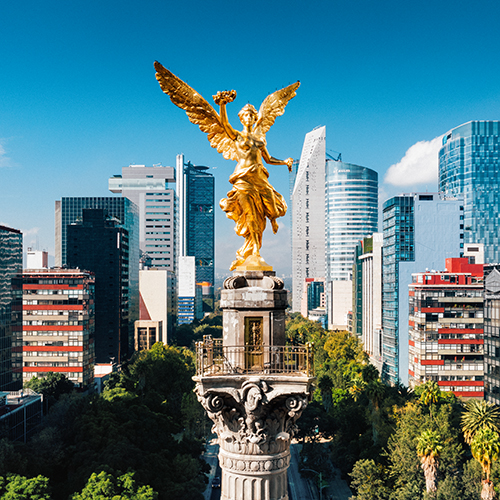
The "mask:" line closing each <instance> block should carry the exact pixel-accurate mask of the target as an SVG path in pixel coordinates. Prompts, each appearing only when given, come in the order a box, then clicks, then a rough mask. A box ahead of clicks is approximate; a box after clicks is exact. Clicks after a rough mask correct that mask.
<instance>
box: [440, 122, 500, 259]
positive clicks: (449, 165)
mask: <svg viewBox="0 0 500 500" xmlns="http://www.w3.org/2000/svg"><path fill="white" fill-rule="evenodd" d="M439 190H440V191H442V192H443V193H445V194H447V195H453V196H456V195H463V197H464V214H463V215H464V229H465V232H464V243H483V244H484V258H485V262H489V263H498V262H500V235H499V231H498V227H499V224H500V222H499V216H500V215H499V214H500V121H471V122H468V123H465V124H463V125H460V126H459V127H456V128H454V129H453V130H451V131H450V132H448V133H447V134H445V135H444V136H443V147H442V148H441V149H440V151H439Z"/></svg>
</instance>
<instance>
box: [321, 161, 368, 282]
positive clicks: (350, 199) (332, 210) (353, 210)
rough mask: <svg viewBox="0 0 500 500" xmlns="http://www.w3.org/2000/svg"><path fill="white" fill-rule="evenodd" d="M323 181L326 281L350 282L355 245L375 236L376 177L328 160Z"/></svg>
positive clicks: (347, 165)
mask: <svg viewBox="0 0 500 500" xmlns="http://www.w3.org/2000/svg"><path fill="white" fill-rule="evenodd" d="M325 180H326V185H325V243H326V278H327V281H328V282H330V281H338V280H350V279H351V275H352V266H353V263H354V253H355V250H356V244H357V243H358V241H359V240H362V239H363V238H364V237H365V236H369V235H371V234H372V233H376V232H377V224H378V174H377V172H375V171H374V170H372V169H370V168H366V167H361V166H359V165H352V164H351V163H344V162H342V161H335V160H330V159H327V161H326V179H325Z"/></svg>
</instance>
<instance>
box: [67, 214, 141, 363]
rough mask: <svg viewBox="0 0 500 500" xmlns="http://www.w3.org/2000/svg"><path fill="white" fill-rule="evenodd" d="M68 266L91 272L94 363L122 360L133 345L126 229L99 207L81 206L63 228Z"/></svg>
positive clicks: (135, 318) (131, 350)
mask: <svg viewBox="0 0 500 500" xmlns="http://www.w3.org/2000/svg"><path fill="white" fill-rule="evenodd" d="M67 246H68V250H67V256H66V259H67V262H68V265H69V266H70V267H73V268H79V269H82V270H83V269H84V270H86V271H91V272H92V273H94V274H95V357H96V362H97V363H109V362H110V361H112V360H114V361H116V362H117V363H122V362H123V361H126V360H127V359H128V357H129V356H130V355H131V354H132V352H133V349H134V343H133V342H134V321H135V320H137V319H139V317H134V316H132V315H131V314H130V296H129V295H130V294H129V280H128V271H129V268H130V267H131V262H130V238H129V232H128V231H127V230H126V229H125V228H123V227H121V226H120V225H119V224H117V221H116V220H115V219H114V218H110V217H108V216H107V214H106V211H105V210H103V209H102V208H101V209H99V208H94V209H84V210H83V216H82V221H81V222H77V223H75V224H71V225H69V226H68V228H67Z"/></svg>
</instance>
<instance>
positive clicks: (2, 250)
mask: <svg viewBox="0 0 500 500" xmlns="http://www.w3.org/2000/svg"><path fill="white" fill-rule="evenodd" d="M22 272H23V235H22V233H21V231H18V230H17V229H12V228H10V227H6V226H0V391H11V390H14V389H20V388H21V386H22V379H21V377H22V371H23V369H22V345H23V342H22V341H23V336H22ZM13 347H17V348H18V349H16V351H17V353H15V352H13ZM19 353H20V358H13V355H15V354H19ZM13 368H14V371H15V375H14V378H13ZM13 384H14V385H13Z"/></svg>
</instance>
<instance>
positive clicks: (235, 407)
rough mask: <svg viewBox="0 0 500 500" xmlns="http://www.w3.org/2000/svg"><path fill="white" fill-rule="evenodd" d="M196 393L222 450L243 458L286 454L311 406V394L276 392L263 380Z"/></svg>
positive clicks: (284, 390)
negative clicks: (298, 425) (237, 387)
mask: <svg viewBox="0 0 500 500" xmlns="http://www.w3.org/2000/svg"><path fill="white" fill-rule="evenodd" d="M196 393H197V396H198V399H199V401H200V402H201V404H202V405H203V407H204V408H205V410H206V411H207V413H208V416H209V417H210V418H211V419H212V421H213V422H214V426H213V432H216V433H217V435H218V436H219V444H220V446H221V449H222V450H226V451H228V452H232V453H238V454H244V455H269V454H276V453H281V452H285V451H287V450H288V449H289V446H290V441H291V439H292V437H293V436H294V434H295V432H296V421H297V419H298V418H299V417H300V415H301V414H302V411H303V410H304V409H305V407H306V406H307V402H308V394H305V393H302V394H290V392H286V388H285V386H282V387H281V388H280V387H279V386H277V387H276V388H274V389H273V388H272V387H270V386H269V385H268V384H267V383H266V382H265V381H264V380H257V381H255V380H252V381H249V380H246V381H244V382H243V383H242V384H241V387H240V388H239V389H236V388H234V387H222V388H211V389H208V390H207V391H206V392H205V393H203V392H202V386H201V385H198V386H197V388H196ZM259 467H260V466H259Z"/></svg>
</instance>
